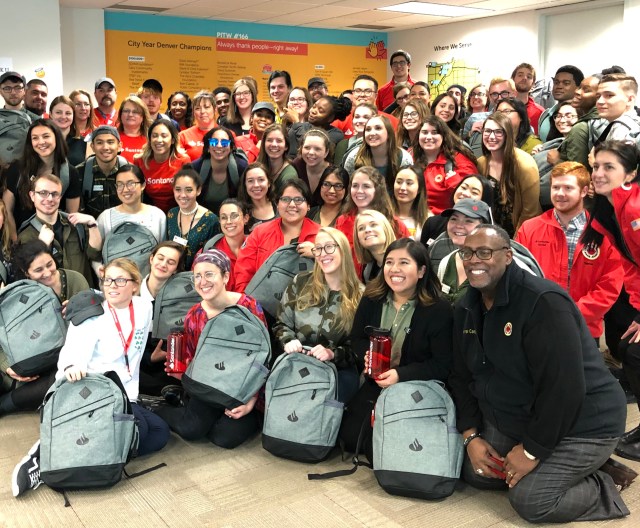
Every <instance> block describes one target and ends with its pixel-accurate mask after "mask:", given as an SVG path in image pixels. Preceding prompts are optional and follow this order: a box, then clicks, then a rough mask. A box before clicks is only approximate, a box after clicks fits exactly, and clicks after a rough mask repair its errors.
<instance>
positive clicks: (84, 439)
mask: <svg viewBox="0 0 640 528" xmlns="http://www.w3.org/2000/svg"><path fill="white" fill-rule="evenodd" d="M88 443H89V437H88V436H86V435H85V434H84V433H82V435H81V436H80V438H78V439H77V440H76V444H78V445H79V446H83V445H87V444H88ZM421 449H422V448H421Z"/></svg>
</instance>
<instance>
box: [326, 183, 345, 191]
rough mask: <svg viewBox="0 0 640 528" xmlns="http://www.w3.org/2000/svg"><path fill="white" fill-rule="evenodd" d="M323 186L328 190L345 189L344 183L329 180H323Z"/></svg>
mask: <svg viewBox="0 0 640 528" xmlns="http://www.w3.org/2000/svg"><path fill="white" fill-rule="evenodd" d="M322 188H323V189H326V190H327V191H329V190H331V189H335V190H336V191H344V183H331V182H328V181H323V182H322Z"/></svg>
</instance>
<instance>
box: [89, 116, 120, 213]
mask: <svg viewBox="0 0 640 528" xmlns="http://www.w3.org/2000/svg"><path fill="white" fill-rule="evenodd" d="M91 148H92V149H93V152H94V153H95V155H93V156H89V157H88V158H87V159H86V160H85V161H84V162H83V163H81V164H80V165H78V173H79V174H80V178H81V180H82V209H81V210H82V211H83V212H85V213H88V214H90V215H91V216H93V217H94V218H98V216H100V213H102V211H105V210H106V209H110V208H111V207H115V206H116V205H119V204H120V199H119V198H118V194H117V192H116V176H115V175H116V173H117V172H118V169H119V168H120V167H122V166H123V165H126V164H127V163H129V162H128V161H127V160H126V159H125V158H124V157H122V156H118V152H119V151H120V150H122V143H121V141H120V134H119V133H118V131H117V130H116V129H115V128H114V127H111V126H106V125H103V126H99V127H98V128H96V129H95V130H94V131H93V133H92V135H91Z"/></svg>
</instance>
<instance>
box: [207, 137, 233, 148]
mask: <svg viewBox="0 0 640 528" xmlns="http://www.w3.org/2000/svg"><path fill="white" fill-rule="evenodd" d="M218 145H220V146H221V147H228V146H229V145H231V140H230V139H218V138H211V139H210V140H209V146H210V147H217V146H218Z"/></svg>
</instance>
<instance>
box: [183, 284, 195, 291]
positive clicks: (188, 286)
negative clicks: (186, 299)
mask: <svg viewBox="0 0 640 528" xmlns="http://www.w3.org/2000/svg"><path fill="white" fill-rule="evenodd" d="M184 291H185V292H186V293H191V292H192V291H193V286H192V285H191V284H187V285H186V286H185V287H184Z"/></svg>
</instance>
